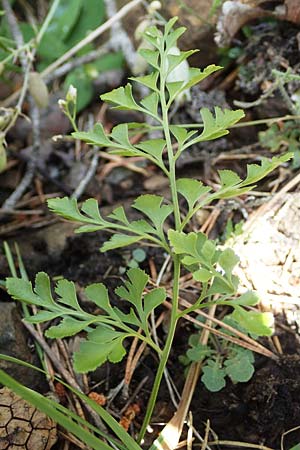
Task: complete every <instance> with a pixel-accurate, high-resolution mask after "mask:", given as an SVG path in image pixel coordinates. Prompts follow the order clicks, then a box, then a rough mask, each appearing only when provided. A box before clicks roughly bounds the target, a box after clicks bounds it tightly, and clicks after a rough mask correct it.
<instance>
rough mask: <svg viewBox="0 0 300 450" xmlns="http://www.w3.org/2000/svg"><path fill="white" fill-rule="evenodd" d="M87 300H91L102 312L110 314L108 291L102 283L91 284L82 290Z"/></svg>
mask: <svg viewBox="0 0 300 450" xmlns="http://www.w3.org/2000/svg"><path fill="white" fill-rule="evenodd" d="M84 292H85V294H86V296H87V298H88V299H89V300H91V301H92V302H93V303H95V305H97V306H98V307H99V308H101V309H103V311H105V312H107V313H108V314H111V312H112V307H111V304H110V302H109V297H108V291H107V288H106V286H104V284H103V283H93V284H90V285H89V286H87V287H86V288H85V290H84Z"/></svg>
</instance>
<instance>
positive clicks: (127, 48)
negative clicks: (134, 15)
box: [104, 0, 136, 68]
mask: <svg viewBox="0 0 300 450" xmlns="http://www.w3.org/2000/svg"><path fill="white" fill-rule="evenodd" d="M104 3H105V7H106V14H107V16H108V17H109V19H112V18H113V17H115V16H116V14H117V7H116V2H115V0H104ZM110 36H111V37H110V43H111V46H112V48H113V49H114V50H116V51H118V50H122V52H123V55H124V57H125V60H126V62H127V64H128V66H129V67H130V68H132V67H134V65H135V62H136V51H135V48H134V46H133V44H132V42H131V40H130V39H129V37H128V34H127V33H126V31H125V30H124V28H123V27H122V23H121V20H120V19H119V20H118V21H116V22H114V23H113V24H112V26H111V33H110Z"/></svg>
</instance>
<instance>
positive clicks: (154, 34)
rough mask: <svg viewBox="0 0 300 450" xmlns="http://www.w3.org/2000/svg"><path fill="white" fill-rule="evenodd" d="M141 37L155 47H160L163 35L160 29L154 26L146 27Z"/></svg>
mask: <svg viewBox="0 0 300 450" xmlns="http://www.w3.org/2000/svg"><path fill="white" fill-rule="evenodd" d="M143 37H144V39H145V40H146V41H147V42H149V44H151V45H153V46H154V47H155V48H157V49H159V48H160V47H161V44H162V40H163V36H162V33H161V31H160V30H159V29H158V28H157V27H156V26H152V27H149V28H147V29H146V30H145V32H144V33H143Z"/></svg>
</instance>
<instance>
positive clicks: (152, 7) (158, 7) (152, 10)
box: [148, 0, 161, 14]
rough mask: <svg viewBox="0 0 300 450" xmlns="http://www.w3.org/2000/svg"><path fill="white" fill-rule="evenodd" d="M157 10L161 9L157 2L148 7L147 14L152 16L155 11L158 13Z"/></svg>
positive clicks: (159, 3)
mask: <svg viewBox="0 0 300 450" xmlns="http://www.w3.org/2000/svg"><path fill="white" fill-rule="evenodd" d="M159 9H161V2H159V1H158V0H155V1H153V2H151V3H150V5H149V6H148V12H149V14H153V13H154V12H155V11H158V10H159Z"/></svg>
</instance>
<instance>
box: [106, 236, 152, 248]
mask: <svg viewBox="0 0 300 450" xmlns="http://www.w3.org/2000/svg"><path fill="white" fill-rule="evenodd" d="M141 239H143V236H129V235H128V234H113V235H112V237H111V238H110V239H109V240H108V241H106V242H105V243H104V244H103V245H102V247H101V248H100V250H101V252H107V251H108V250H114V249H115V248H121V247H127V246H128V245H131V244H135V243H136V242H138V241H140V240H141Z"/></svg>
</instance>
